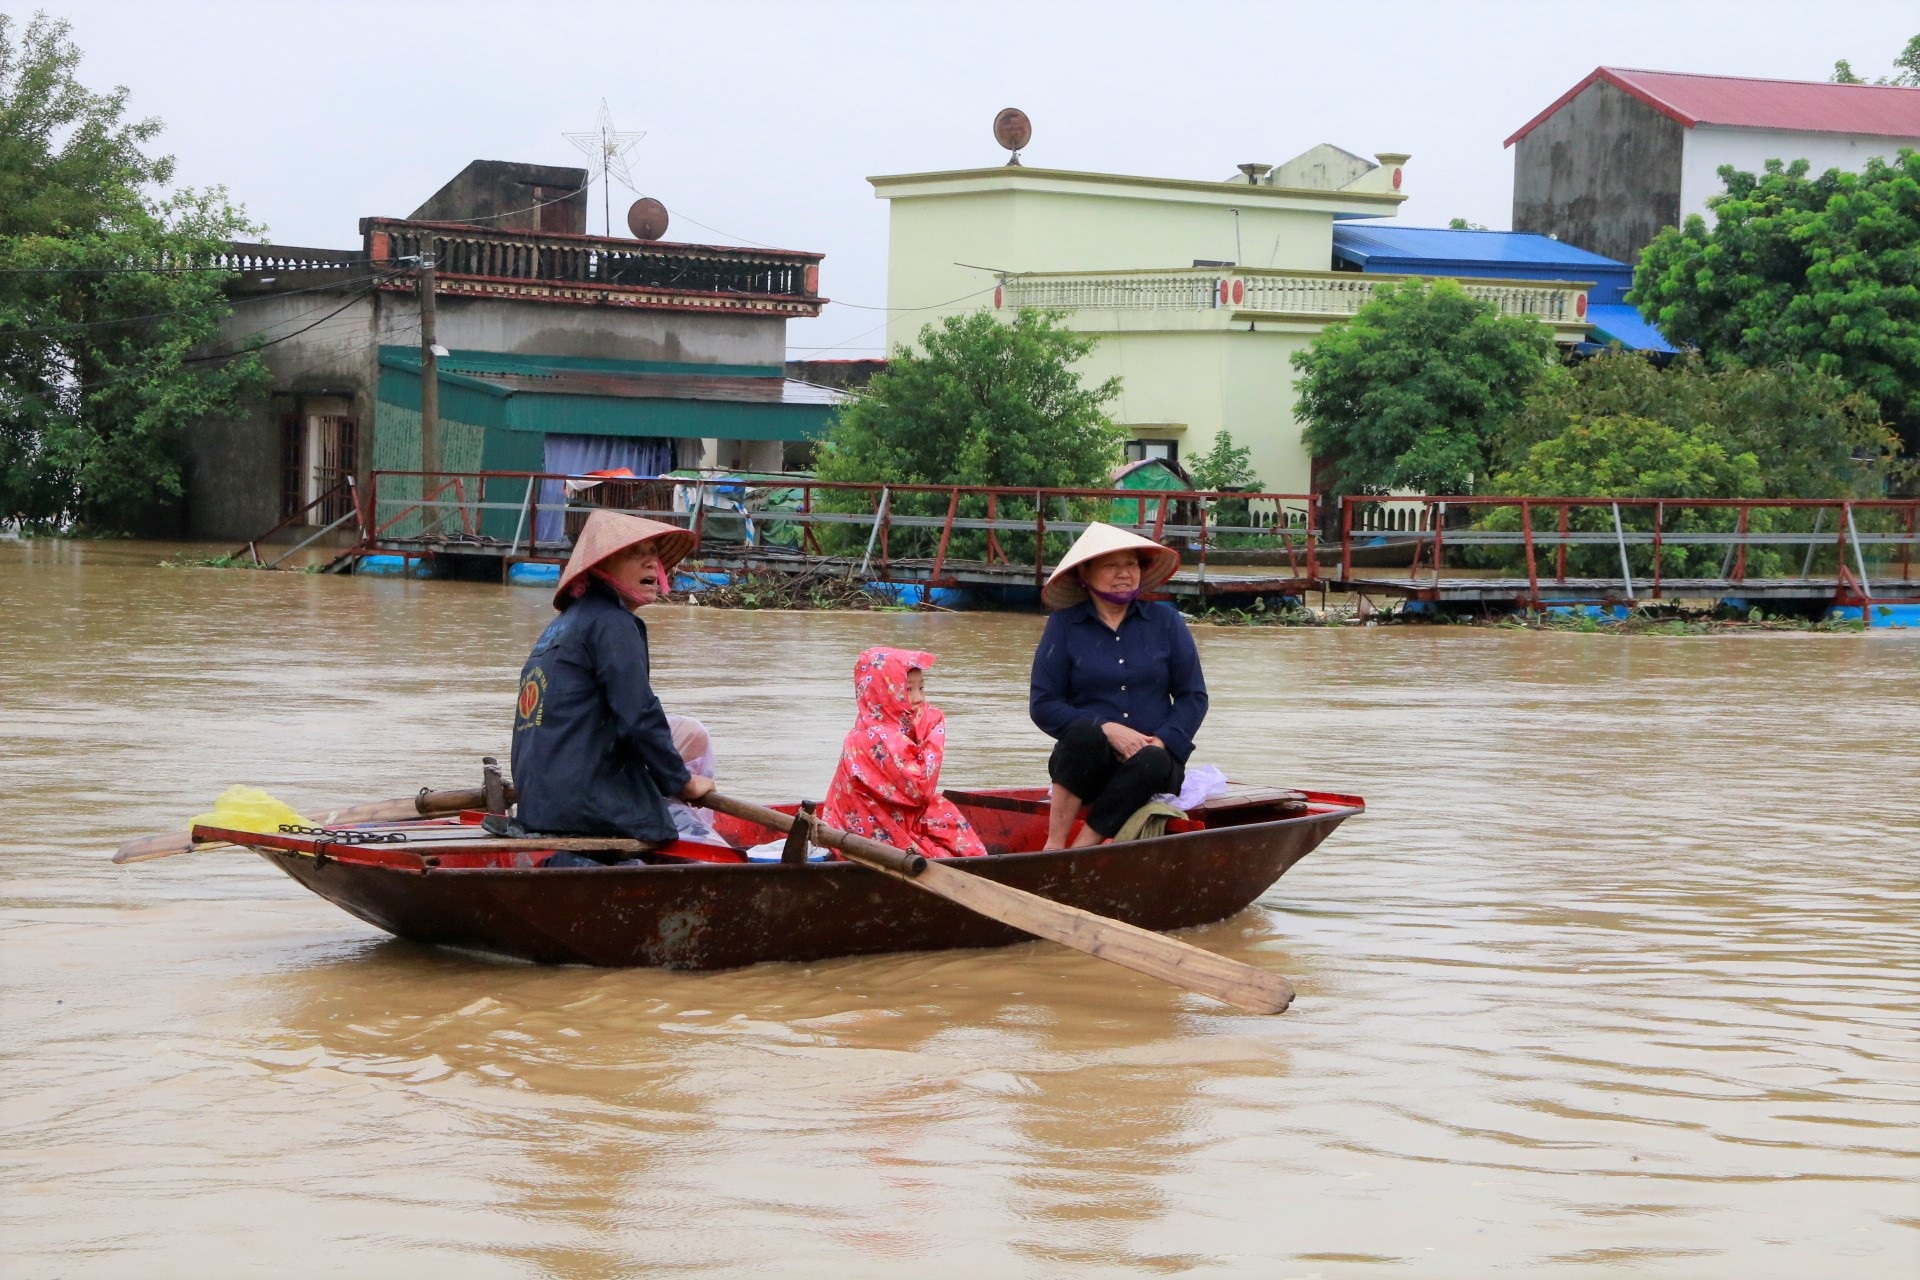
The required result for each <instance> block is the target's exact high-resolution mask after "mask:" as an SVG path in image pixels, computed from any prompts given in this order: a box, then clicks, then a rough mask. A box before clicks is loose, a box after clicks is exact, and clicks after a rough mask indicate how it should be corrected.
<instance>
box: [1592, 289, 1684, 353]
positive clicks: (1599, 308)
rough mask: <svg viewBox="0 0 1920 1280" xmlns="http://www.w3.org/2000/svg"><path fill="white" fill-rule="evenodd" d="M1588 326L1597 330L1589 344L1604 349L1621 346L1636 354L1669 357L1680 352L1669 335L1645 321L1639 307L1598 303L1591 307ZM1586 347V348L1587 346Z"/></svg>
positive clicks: (1594, 330)
mask: <svg viewBox="0 0 1920 1280" xmlns="http://www.w3.org/2000/svg"><path fill="white" fill-rule="evenodd" d="M1587 323H1588V324H1591V325H1592V326H1593V332H1592V334H1591V335H1589V337H1588V339H1587V343H1591V344H1592V345H1594V346H1596V347H1604V346H1606V345H1607V344H1608V343H1609V342H1617V343H1619V344H1620V345H1621V346H1623V347H1626V348H1628V349H1629V350H1633V351H1662V352H1667V353H1669V354H1671V353H1673V352H1674V351H1677V350H1678V348H1676V347H1675V346H1674V345H1673V344H1672V343H1670V342H1668V341H1667V339H1666V335H1664V334H1662V333H1661V332H1660V330H1659V329H1657V328H1655V327H1654V326H1653V325H1650V324H1648V323H1647V322H1646V321H1645V320H1644V319H1642V318H1641V315H1640V309H1639V308H1638V307H1630V306H1628V305H1626V304H1625V303H1623V302H1622V303H1604V302H1603V303H1594V304H1592V305H1590V306H1588V307H1587ZM1586 345H1587V344H1586V343H1583V344H1582V346H1583V347H1584V346H1586Z"/></svg>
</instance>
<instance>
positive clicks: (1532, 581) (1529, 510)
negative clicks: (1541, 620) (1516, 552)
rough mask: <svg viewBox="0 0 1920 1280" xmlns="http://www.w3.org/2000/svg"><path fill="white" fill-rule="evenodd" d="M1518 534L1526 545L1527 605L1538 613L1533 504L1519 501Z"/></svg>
mask: <svg viewBox="0 0 1920 1280" xmlns="http://www.w3.org/2000/svg"><path fill="white" fill-rule="evenodd" d="M1520 533H1521V536H1522V537H1524V538H1525V539H1526V543H1527V604H1528V607H1529V608H1530V609H1531V610H1532V611H1533V612H1535V613H1538V612H1540V566H1539V564H1538V562H1536V561H1535V560H1534V558H1533V504H1532V503H1531V502H1528V501H1527V500H1526V499H1525V498H1522V499H1521V500H1520Z"/></svg>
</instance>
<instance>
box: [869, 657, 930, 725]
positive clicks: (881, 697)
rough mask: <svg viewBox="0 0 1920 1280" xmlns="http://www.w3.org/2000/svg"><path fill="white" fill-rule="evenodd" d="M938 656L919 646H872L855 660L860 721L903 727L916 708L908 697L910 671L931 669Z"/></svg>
mask: <svg viewBox="0 0 1920 1280" xmlns="http://www.w3.org/2000/svg"><path fill="white" fill-rule="evenodd" d="M937 661H938V659H937V658H935V657H934V655H933V654H931V653H922V652H920V651H919V650H917V649H869V650H867V651H866V652H865V653H863V654H861V655H860V657H859V659H858V660H857V661H856V662H855V663H854V664H853V701H854V716H855V721H856V723H858V724H887V725H893V726H895V727H899V726H902V725H905V724H907V723H908V722H910V721H912V720H913V718H914V716H915V714H916V712H915V709H914V707H913V705H912V704H911V703H909V702H908V701H907V672H909V671H931V670H933V664H934V663H935V662H937Z"/></svg>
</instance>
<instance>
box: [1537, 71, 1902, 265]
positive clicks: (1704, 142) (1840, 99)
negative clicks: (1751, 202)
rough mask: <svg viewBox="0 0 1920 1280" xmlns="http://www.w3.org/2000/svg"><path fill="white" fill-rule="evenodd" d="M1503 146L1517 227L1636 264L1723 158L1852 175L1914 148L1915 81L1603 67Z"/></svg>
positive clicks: (1700, 199)
mask: <svg viewBox="0 0 1920 1280" xmlns="http://www.w3.org/2000/svg"><path fill="white" fill-rule="evenodd" d="M1507 145H1508V146H1509V147H1512V148H1514V152H1513V229H1514V230H1515V231H1533V232H1538V233H1540V234H1543V235H1553V236H1557V237H1558V238H1560V239H1561V240H1565V241H1567V242H1569V243H1571V244H1574V245H1578V246H1579V247H1580V248H1582V249H1590V250H1592V251H1593V252H1595V253H1600V254H1605V255H1606V256H1607V257H1610V258H1618V259H1620V260H1621V261H1623V262H1637V261H1638V260H1639V257H1640V251H1641V250H1642V249H1644V248H1645V247H1646V246H1647V243H1648V242H1649V241H1651V240H1652V239H1653V237H1654V236H1655V235H1657V234H1658V233H1659V232H1660V229H1661V228H1663V227H1669V226H1678V225H1679V224H1680V222H1681V220H1682V219H1684V218H1685V217H1686V216H1687V215H1688V214H1693V213H1697V214H1700V215H1702V216H1705V215H1706V213H1707V199H1708V197H1710V196H1714V195H1718V194H1719V193H1720V192H1722V191H1724V190H1725V186H1724V184H1722V183H1721V181H1720V175H1719V169H1720V166H1722V165H1727V164H1730V165H1733V166H1734V167H1736V168H1739V169H1744V170H1746V171H1748V172H1751V173H1758V172H1760V171H1761V170H1762V168H1763V167H1764V166H1765V165H1766V162H1767V161H1768V160H1783V161H1786V162H1789V163H1791V162H1792V161H1794V160H1802V159H1804V160H1806V161H1807V162H1808V164H1809V166H1810V168H1811V169H1812V171H1813V172H1814V173H1816V174H1818V173H1824V172H1825V171H1826V170H1828V169H1844V170H1850V171H1853V172H1858V171H1859V170H1860V169H1862V168H1864V167H1865V166H1866V163H1867V161H1868V159H1870V158H1871V157H1874V156H1880V157H1883V158H1885V159H1887V160H1892V159H1893V158H1894V157H1895V156H1896V155H1897V154H1898V152H1899V150H1900V148H1902V147H1920V89H1907V88H1898V87H1894V86H1889V85H1870V84H1826V83H1820V82H1812V81H1803V80H1755V79H1748V78H1746V77H1742V76H1705V75H1691V74H1686V73H1681V72H1670V71H1632V70H1627V69H1624V68H1620V67H1599V68H1597V69H1595V71H1594V72H1593V74H1592V75H1590V76H1588V77H1587V78H1586V79H1584V80H1582V81H1581V82H1580V83H1579V84H1577V85H1575V86H1574V87H1573V88H1571V89H1569V90H1568V91H1567V92H1566V93H1564V94H1562V95H1561V96H1560V98H1559V99H1558V100H1557V101H1555V102H1554V103H1553V105H1552V106H1549V107H1548V108H1547V109H1546V110H1544V111H1542V112H1541V113H1540V114H1539V115H1537V116H1535V117H1534V118H1533V119H1531V120H1529V121H1528V122H1527V123H1526V124H1525V125H1523V126H1521V128H1520V129H1519V130H1518V131H1517V132H1515V133H1514V135H1513V136H1512V137H1510V138H1508V139H1507ZM1708 221H1709V223H1711V221H1712V220H1711V219H1708Z"/></svg>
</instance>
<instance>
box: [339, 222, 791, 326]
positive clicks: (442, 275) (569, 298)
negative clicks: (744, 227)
mask: <svg viewBox="0 0 1920 1280" xmlns="http://www.w3.org/2000/svg"><path fill="white" fill-rule="evenodd" d="M361 231H362V234H363V235H364V236H365V237H366V244H367V257H368V258H370V259H373V260H375V261H381V260H392V259H402V258H410V257H414V256H416V255H419V254H423V253H424V254H432V255H433V259H434V266H435V275H436V281H437V284H438V288H439V291H440V292H441V293H443V294H456V295H457V294H473V295H491V296H508V297H521V298H530V299H544V300H549V301H558V302H583V303H597V304H602V305H615V306H643V307H666V308H670V309H675V310H690V311H720V312H746V313H754V314H772V315H782V316H788V317H799V316H817V315H819V314H820V308H821V306H822V305H823V304H824V303H825V302H826V299H824V298H822V297H820V294H819V280H820V274H819V273H820V257H821V255H820V254H817V253H801V252H796V251H790V250H784V249H732V248H724V247H718V246H712V245H692V244H668V243H659V242H652V241H639V240H629V239H624V238H619V237H610V236H577V235H557V234H551V233H540V232H525V231H494V230H489V229H486V228H482V227H471V226H465V225H459V224H453V223H434V222H410V221H406V220H403V219H397V218H368V219H364V220H363V221H362V222H361ZM389 287H395V288H411V287H412V285H411V283H409V282H406V281H396V282H395V283H394V284H393V285H391V286H389Z"/></svg>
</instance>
